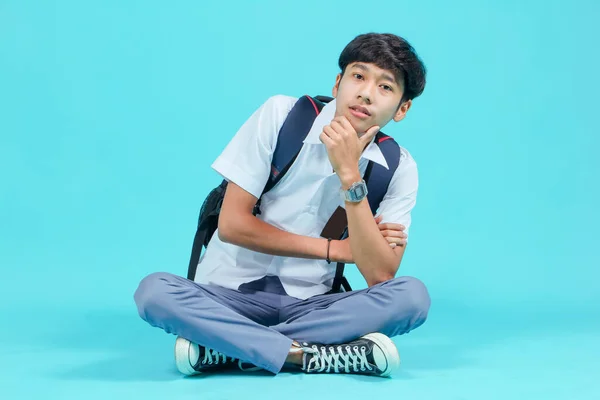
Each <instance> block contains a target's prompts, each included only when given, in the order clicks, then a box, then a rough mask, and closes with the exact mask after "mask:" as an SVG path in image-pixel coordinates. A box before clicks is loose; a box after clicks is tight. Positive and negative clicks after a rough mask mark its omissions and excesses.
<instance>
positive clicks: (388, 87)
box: [382, 85, 392, 92]
mask: <svg viewBox="0 0 600 400" xmlns="http://www.w3.org/2000/svg"><path fill="white" fill-rule="evenodd" d="M382 87H383V90H388V91H390V92H391V91H392V87H391V86H389V85H383V86H382Z"/></svg>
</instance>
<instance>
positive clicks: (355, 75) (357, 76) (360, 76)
mask: <svg viewBox="0 0 600 400" xmlns="http://www.w3.org/2000/svg"><path fill="white" fill-rule="evenodd" d="M354 77H355V78H356V79H362V78H363V76H362V75H361V74H354Z"/></svg>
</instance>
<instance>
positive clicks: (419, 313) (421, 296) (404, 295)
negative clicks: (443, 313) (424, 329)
mask: <svg viewBox="0 0 600 400" xmlns="http://www.w3.org/2000/svg"><path fill="white" fill-rule="evenodd" d="M394 281H397V282H394V288H395V289H396V290H395V292H396V293H398V295H399V300H398V304H399V306H400V307H401V308H402V309H403V310H404V313H405V314H409V315H411V316H413V317H415V318H417V319H419V320H423V321H424V320H425V319H426V318H427V314H428V312H429V307H430V306H431V298H430V297H429V292H428V290H427V287H426V286H425V284H424V283H423V282H422V281H420V280H419V279H417V278H413V277H410V276H406V277H401V278H398V279H395V280H394Z"/></svg>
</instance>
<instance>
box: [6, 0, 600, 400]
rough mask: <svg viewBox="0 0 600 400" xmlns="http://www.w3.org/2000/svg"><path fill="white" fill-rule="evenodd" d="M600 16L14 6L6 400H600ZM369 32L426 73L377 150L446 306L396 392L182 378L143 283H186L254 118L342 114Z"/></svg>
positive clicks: (407, 268)
mask: <svg viewBox="0 0 600 400" xmlns="http://www.w3.org/2000/svg"><path fill="white" fill-rule="evenodd" d="M599 17H600V6H599V5H598V3H595V2H592V1H591V0H590V1H577V2H573V3H571V4H570V5H567V3H565V2H559V1H555V0H553V1H546V2H541V1H526V2H521V1H515V0H511V1H507V2H503V3H502V4H500V3H499V2H492V1H485V2H476V1H464V0H459V1H454V2H442V1H425V2H414V1H411V2H408V1H387V0H386V1H378V2H374V3H368V2H358V1H343V2H341V1H335V2H323V1H312V0H311V1H304V2H300V3H289V4H287V3H283V2H281V1H266V0H263V1H253V2H239V3H237V2H231V3H229V4H227V3H217V2H211V3H210V4H208V5H202V4H201V3H200V2H192V1H177V2H172V3H170V4H167V3H164V2H156V1H154V2H151V1H143V2H142V1H129V2H117V1H106V2H99V1H98V2H77V1H54V2H52V1H47V2H34V1H7V0H1V1H0V183H1V185H0V270H1V273H2V278H1V280H0V313H1V315H0V321H2V329H1V331H0V357H1V359H0V370H1V371H3V372H2V373H1V374H0V384H1V385H0V386H3V387H5V388H6V389H2V391H3V392H4V394H2V395H1V396H0V397H2V398H7V399H8V398H11V399H12V398H15V399H16V398H19V399H21V398H30V397H33V396H39V395H45V396H46V398H61V399H67V398H68V399H71V398H81V397H82V396H83V395H84V394H85V397H86V398H106V397H107V396H119V395H123V396H132V395H134V394H135V395H136V396H140V395H142V394H143V396H144V397H145V398H165V396H169V397H171V398H188V397H189V398H192V397H193V398H197V397H200V396H201V398H211V399H212V398H234V397H237V396H239V395H242V394H243V395H244V396H246V397H250V398H254V396H252V393H256V398H259V397H260V398H262V399H265V398H273V399H280V398H282V396H284V395H285V396H286V397H287V398H290V399H291V398H305V397H306V396H310V397H311V398H315V397H316V398H321V397H323V398H324V397H325V396H331V395H332V394H335V393H337V394H338V395H341V396H350V397H349V398H356V397H357V396H366V395H368V396H394V397H406V398H421V399H430V398H431V399H436V398H440V399H483V398H486V399H492V398H493V399H495V398H502V399H505V398H513V399H519V398H541V397H539V396H544V398H546V399H551V398H557V399H558V398H570V399H575V398H578V399H583V398H586V399H587V398H590V399H591V398H598V397H600V388H599V387H598V386H597V383H592V382H595V381H594V379H595V377H596V375H597V371H598V370H599V368H600V362H599V361H598V356H600V344H599V339H598V337H599V334H600V323H599V319H598V317H599V316H600V312H599V311H600V285H599V284H598V279H599V278H600V274H599V273H598V268H599V267H600V257H599V256H598V250H597V248H598V246H597V244H596V242H597V236H598V225H599V223H600V212H599V211H598V204H600V186H599V183H598V182H599V181H600V179H599V175H600V161H599V159H600V157H599V156H598V151H599V150H598V148H599V147H600V139H599V134H600V124H599V123H598V111H597V108H598V105H599V104H600V103H599V102H598V93H599V92H600V78H599V74H598V71H600V56H599V54H600V53H598V43H597V42H598V39H599V38H600V29H599V28H598V19H599ZM369 31H379V32H388V31H389V32H393V33H396V34H399V35H402V36H404V37H405V38H407V39H408V40H409V41H410V42H411V43H412V44H413V45H414V46H415V47H416V49H417V51H418V53H419V55H420V56H421V57H422V58H423V59H424V61H425V63H426V65H427V67H428V70H429V75H428V82H427V87H426V89H425V92H424V94H423V96H422V97H420V98H418V99H417V100H416V101H415V102H414V106H413V108H412V109H411V110H410V112H409V114H408V117H407V118H406V119H405V120H404V121H402V122H401V123H399V124H394V125H393V126H388V127H386V128H385V129H384V131H385V132H386V133H389V134H392V135H393V136H394V137H395V138H396V139H397V140H398V141H399V142H400V143H401V145H403V146H405V147H406V148H408V150H409V151H410V152H411V153H412V154H413V156H414V157H415V159H416V160H417V163H418V165H419V173H420V191H419V198H418V202H417V207H416V209H415V211H414V214H413V225H412V227H411V245H410V246H409V248H408V249H407V253H406V256H405V259H404V261H403V264H402V273H403V274H408V275H414V276H417V277H419V278H420V279H422V280H423V281H424V282H425V283H426V284H427V285H428V287H429V290H430V293H431V296H432V299H433V304H432V309H431V313H430V320H429V321H428V322H427V323H426V324H425V325H424V326H423V327H421V328H419V329H418V330H416V331H414V332H413V333H411V334H410V335H407V336H406V337H400V338H395V342H396V343H397V345H398V347H399V350H400V354H401V356H402V357H403V361H404V364H403V371H402V373H401V374H400V375H399V376H397V377H396V378H395V379H393V380H391V381H388V380H385V381H384V380H373V379H361V378H356V377H331V376H318V377H310V379H309V377H303V376H300V377H299V376H297V375H289V374H283V375H281V376H279V377H277V378H275V379H271V378H265V377H264V376H261V377H245V376H234V375H224V376H218V377H209V378H207V379H202V378H201V379H181V377H180V376H179V375H178V374H177V373H176V372H174V365H173V360H172V344H173V339H174V337H171V336H168V335H166V334H164V333H163V332H160V331H159V330H157V329H155V328H150V327H149V326H147V325H146V324H145V323H143V321H141V320H140V319H139V318H138V316H137V313H136V310H135V306H134V304H133V298H132V295H133V291H134V290H135V288H136V285H137V283H138V281H139V280H140V279H141V278H142V277H143V276H144V275H146V274H148V273H150V272H153V271H158V270H163V271H170V272H174V273H180V274H185V272H186V268H187V261H188V259H189V252H190V248H191V243H192V237H193V234H194V230H195V222H196V218H197V213H198V209H199V207H200V205H201V202H202V201H203V199H204V197H205V196H206V194H207V193H208V191H209V190H210V189H211V188H212V187H214V186H215V185H216V184H217V183H218V182H219V177H218V176H217V175H216V173H215V172H213V171H212V170H211V169H210V164H211V163H212V161H213V160H214V158H215V157H216V156H217V155H218V154H219V152H220V151H221V150H222V149H223V147H224V146H225V145H226V143H227V142H228V140H229V139H230V138H231V137H232V136H233V134H234V133H235V131H236V130H237V129H238V128H239V126H240V125H241V124H242V123H243V122H244V121H245V119H246V118H247V117H248V116H249V115H250V114H251V113H252V112H253V111H254V110H255V109H256V108H257V107H258V106H259V105H260V104H261V103H262V102H263V101H265V100H266V99H267V98H268V97H269V96H272V95H274V94H287V95H292V96H301V95H303V94H313V95H314V94H326V95H329V94H330V91H331V86H332V85H333V83H334V80H335V75H336V74H337V73H338V69H337V59H338V56H339V53H340V52H341V50H342V49H343V47H344V46H345V45H346V43H348V42H349V41H350V40H352V38H353V37H354V36H356V35H358V34H360V33H363V32H369ZM352 270H353V268H349V271H352ZM349 275H350V278H351V282H352V283H353V286H355V287H356V288H360V287H364V284H363V283H362V282H361V279H360V276H359V275H358V274H357V273H356V272H349ZM137 362H140V364H139V365H138V364H137ZM594 371H596V372H594ZM269 385H270V386H269ZM292 386H293V387H295V388H294V390H291V389H290V388H291V387H292ZM327 390H333V392H332V394H329V393H327V392H326V391H327ZM186 396H188V397H186ZM553 396H554V397H553Z"/></svg>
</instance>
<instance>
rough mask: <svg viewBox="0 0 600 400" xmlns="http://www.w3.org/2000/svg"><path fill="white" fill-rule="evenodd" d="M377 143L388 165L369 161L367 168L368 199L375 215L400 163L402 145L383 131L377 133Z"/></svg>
mask: <svg viewBox="0 0 600 400" xmlns="http://www.w3.org/2000/svg"><path fill="white" fill-rule="evenodd" d="M375 143H377V145H378V146H379V149H380V150H381V153H383V157H384V158H385V161H386V163H387V165H388V168H385V167H384V166H383V165H381V164H377V163H374V162H373V161H369V164H368V165H367V170H366V171H365V182H366V183H367V191H368V192H369V193H368V194H367V200H368V201H369V206H370V207H371V211H372V212H373V215H375V214H376V213H377V209H378V208H379V205H380V204H381V202H382V200H383V198H384V196H385V194H386V193H387V190H388V188H389V186H390V182H391V181H392V176H394V173H395V172H396V169H397V168H398V164H400V146H398V143H396V141H395V140H394V139H393V138H392V137H391V136H388V135H386V134H384V133H382V132H378V133H377V135H375Z"/></svg>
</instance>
